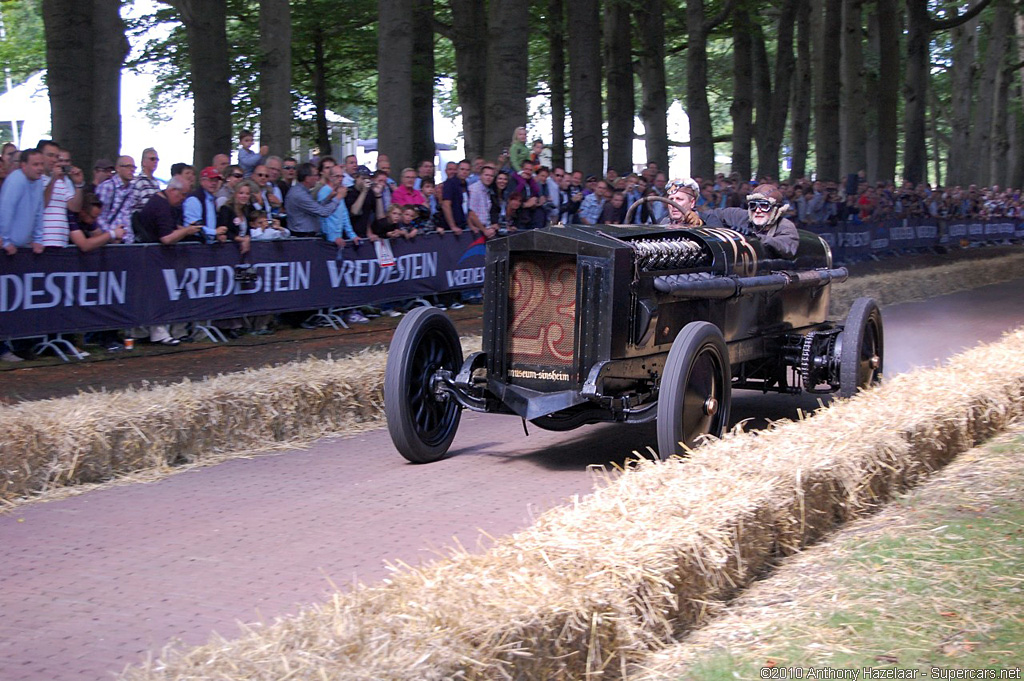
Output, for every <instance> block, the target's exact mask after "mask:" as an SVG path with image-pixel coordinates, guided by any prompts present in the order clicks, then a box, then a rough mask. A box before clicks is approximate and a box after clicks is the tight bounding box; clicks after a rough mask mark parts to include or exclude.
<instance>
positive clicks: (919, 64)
mask: <svg viewBox="0 0 1024 681" xmlns="http://www.w3.org/2000/svg"><path fill="white" fill-rule="evenodd" d="M930 37H931V32H930V31H929V30H928V4H927V0H907V71H906V78H904V81H903V102H904V104H903V106H904V109H903V111H904V116H903V131H904V147H903V179H904V180H909V181H911V182H913V183H914V184H917V183H918V182H921V181H923V180H924V178H925V126H924V116H925V106H926V104H927V99H926V98H927V96H928V70H929V66H930V64H929V59H928V41H929V39H930Z"/></svg>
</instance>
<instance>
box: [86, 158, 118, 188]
mask: <svg viewBox="0 0 1024 681" xmlns="http://www.w3.org/2000/svg"><path fill="white" fill-rule="evenodd" d="M113 174H114V162H113V161H111V160H110V159H109V158H101V159H100V160H98V161H96V163H94V164H93V166H92V182H86V183H85V186H84V187H82V195H83V196H84V195H86V194H95V193H96V187H98V186H100V185H101V184H102V183H104V182H106V181H107V180H109V179H110V176H111V175H113Z"/></svg>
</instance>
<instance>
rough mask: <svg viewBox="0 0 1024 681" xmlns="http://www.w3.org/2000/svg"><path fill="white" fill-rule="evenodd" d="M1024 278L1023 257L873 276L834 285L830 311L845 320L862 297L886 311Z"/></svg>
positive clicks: (1009, 257)
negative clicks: (900, 305)
mask: <svg viewBox="0 0 1024 681" xmlns="http://www.w3.org/2000/svg"><path fill="white" fill-rule="evenodd" d="M1021 276H1024V253H1009V254H1007V255H1001V256H998V257H994V258H987V259H983V260H962V261H958V262H953V263H950V264H948V265H938V266H934V267H923V268H919V269H914V270H906V271H894V272H885V273H881V274H871V275H866V276H862V277H855V278H851V279H848V280H847V281H845V282H843V283H840V284H835V285H834V286H833V287H832V293H831V298H830V301H831V306H830V309H831V313H832V315H833V316H834V317H843V316H845V315H846V313H847V311H848V310H849V309H850V305H852V304H853V301H854V300H856V299H857V298H859V297H861V296H870V297H872V298H874V299H875V300H877V301H878V304H879V305H881V306H883V307H884V306H885V305H893V304H895V303H905V302H908V301H911V300H924V299H926V298H933V297H935V296H941V295H946V294H948V293H956V292H957V291H964V290H968V289H972V288H977V287H979V286H987V285H989V284H998V283H1001V282H1004V281H1010V280H1011V279H1017V278H1019V277H1021Z"/></svg>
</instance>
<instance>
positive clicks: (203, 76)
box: [172, 0, 232, 168]
mask: <svg viewBox="0 0 1024 681" xmlns="http://www.w3.org/2000/svg"><path fill="white" fill-rule="evenodd" d="M172 4H173V5H174V7H175V8H177V10H178V13H179V14H180V15H181V20H182V23H183V24H184V25H185V33H186V35H187V36H188V51H189V63H190V65H191V67H192V80H191V81H190V83H191V86H190V87H191V89H192V97H193V107H194V108H195V153H194V160H193V163H194V165H195V166H196V167H197V168H202V167H204V166H207V165H209V164H210V162H211V161H212V160H213V157H214V156H215V155H217V154H226V153H229V152H230V151H231V146H232V145H231V139H232V135H231V85H230V83H229V80H228V79H229V78H230V77H231V71H230V67H229V65H228V36H227V6H226V5H225V4H224V3H220V2H209V1H208V0H173V3H172Z"/></svg>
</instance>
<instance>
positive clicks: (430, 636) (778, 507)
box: [125, 329, 1024, 680]
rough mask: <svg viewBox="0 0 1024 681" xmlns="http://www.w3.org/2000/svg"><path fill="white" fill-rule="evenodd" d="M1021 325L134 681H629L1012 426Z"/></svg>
mask: <svg viewBox="0 0 1024 681" xmlns="http://www.w3.org/2000/svg"><path fill="white" fill-rule="evenodd" d="M1022 379H1024V329H1021V330H1018V331H1016V332H1014V333H1012V334H1009V335H1007V336H1006V337H1005V338H1004V339H1003V340H1002V341H1001V342H999V343H996V344H992V345H988V346H980V347H978V348H975V349H973V350H970V351H968V352H966V353H964V354H962V355H960V356H958V357H956V358H954V359H953V360H951V361H950V362H949V363H947V364H946V365H945V366H943V367H939V368H935V369H929V370H923V371H919V372H916V373H914V374H910V375H904V376H900V377H897V378H895V379H893V380H892V381H889V382H888V383H886V384H884V385H883V386H880V387H878V388H876V389H873V390H871V391H868V392H866V393H862V394H860V395H858V396H857V397H855V398H853V399H850V400H843V401H839V402H837V403H835V404H834V405H833V406H832V407H830V408H828V409H823V410H820V411H818V412H816V413H815V414H814V415H812V416H811V417H809V418H807V419H805V420H803V421H799V422H788V423H779V424H776V425H775V426H774V427H773V428H771V429H769V430H766V431H760V432H757V433H734V434H730V435H729V436H727V437H726V438H724V439H723V440H721V441H717V442H714V443H711V444H709V445H708V446H705V447H702V448H700V449H698V450H696V451H695V452H693V454H692V455H691V456H690V457H689V458H688V459H685V460H682V459H674V460H670V461H666V462H658V461H636V462H633V463H631V464H630V465H629V466H627V468H626V470H625V471H624V472H623V473H622V474H621V475H619V476H618V477H617V478H614V479H613V478H611V477H609V478H608V482H607V484H606V485H605V486H603V487H601V488H599V489H597V490H596V491H595V492H594V493H593V494H591V495H588V496H587V497H584V498H582V499H576V500H574V501H573V502H572V503H571V504H567V505H565V506H563V507H560V508H557V509H553V510H551V511H549V512H548V513H546V514H544V515H542V516H541V517H540V518H538V520H537V521H536V523H535V524H534V525H533V526H531V527H530V528H527V529H526V530H523V531H521V532H519V533H517V534H515V535H512V536H510V537H505V538H501V539H499V540H498V541H497V542H496V543H495V545H494V546H493V547H492V548H491V549H490V550H488V551H487V552H486V553H484V554H481V555H473V554H468V553H466V552H465V551H462V550H456V551H453V552H452V554H451V555H450V556H449V557H447V558H446V559H443V560H440V561H437V562H435V563H432V564H429V565H426V566H421V567H417V568H412V567H409V566H398V567H397V568H396V570H395V573H394V576H393V577H392V578H391V579H389V580H387V581H386V582H385V583H382V584H378V585H373V586H359V587H356V588H354V589H353V590H352V591H351V592H349V593H344V594H342V593H339V594H336V595H335V596H334V597H333V598H332V599H331V600H330V601H329V602H327V603H325V604H321V605H319V606H315V607H313V608H311V609H310V610H309V611H307V612H305V613H303V614H302V615H301V616H299V617H297V618H291V619H286V620H282V621H280V622H278V623H276V624H273V625H270V626H268V627H266V628H264V629H260V630H255V631H251V632H249V633H248V634H246V635H245V636H243V637H242V638H240V639H238V640H235V641H225V640H223V639H216V640H215V641H213V642H211V643H210V644H209V645H207V646H203V647H200V648H196V649H191V650H184V651H168V652H167V653H166V654H165V657H164V659H163V661H161V662H159V663H156V664H154V665H151V666H150V667H148V668H138V669H133V670H129V672H127V674H126V676H125V678H128V679H186V678H231V679H241V678H246V679H250V678H251V679H264V678H266V679H270V678H280V677H284V676H286V675H289V674H290V675H291V676H290V677H289V678H310V679H312V678H332V679H370V678H374V679H442V678H466V679H545V680H546V679H587V678H597V677H598V676H601V677H602V678H609V679H614V678H624V676H625V674H626V669H627V667H628V665H629V664H630V663H632V662H634V661H637V660H639V659H640V657H641V655H642V654H643V653H645V652H647V651H650V650H654V649H657V648H659V647H660V646H663V645H665V644H667V643H669V642H670V641H671V640H672V637H673V636H674V635H677V634H678V633H680V632H682V631H684V630H686V629H688V628H691V627H693V626H695V625H697V624H699V623H700V622H702V621H703V620H704V619H706V618H707V617H708V615H709V613H711V612H713V611H714V610H716V609H717V608H718V607H719V604H720V603H721V602H722V601H723V600H725V599H728V598H730V597H731V596H732V595H734V594H735V593H736V592H737V591H738V590H740V589H742V588H743V587H744V586H745V585H747V584H749V583H750V582H751V581H752V580H753V579H756V578H757V577H758V576H759V575H761V574H763V572H764V571H765V569H766V568H767V567H769V566H770V565H771V564H772V562H773V561H775V560H776V559H777V558H779V557H780V556H782V555H786V554H788V553H791V552H793V551H796V550H799V548H800V547H802V546H805V545H806V544H807V543H809V542H812V541H814V540H816V539H818V538H820V537H821V536H822V535H823V534H824V533H826V532H828V530H829V529H830V528H832V527H833V526H834V525H836V524H838V523H841V522H843V521H845V520H848V519H850V518H854V517H857V516H860V515H864V514H866V513H869V512H871V511H873V510H875V509H877V508H878V506H879V505H880V504H882V503H884V502H885V501H886V500H887V499H889V498H891V497H892V496H893V495H895V494H896V493H898V492H901V491H903V490H904V489H905V488H906V487H907V486H909V485H911V484H913V483H914V481H916V480H918V479H920V477H921V476H923V475H925V474H927V473H928V472H929V471H931V470H934V469H935V468H937V467H939V466H941V465H942V464H944V463H945V462H947V461H948V460H949V459H950V458H951V457H952V456H954V455H955V454H957V453H958V452H959V451H963V450H965V449H966V448H968V447H971V446H973V445H974V444H975V443H976V442H978V441H979V440H981V439H984V438H986V437H989V436H990V435H992V434H993V433H995V432H997V431H999V430H1001V429H1003V428H1004V427H1006V425H1007V424H1008V423H1009V422H1010V421H1011V420H1012V419H1014V418H1017V417H1019V416H1020V415H1022V414H1024V380H1022Z"/></svg>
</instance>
